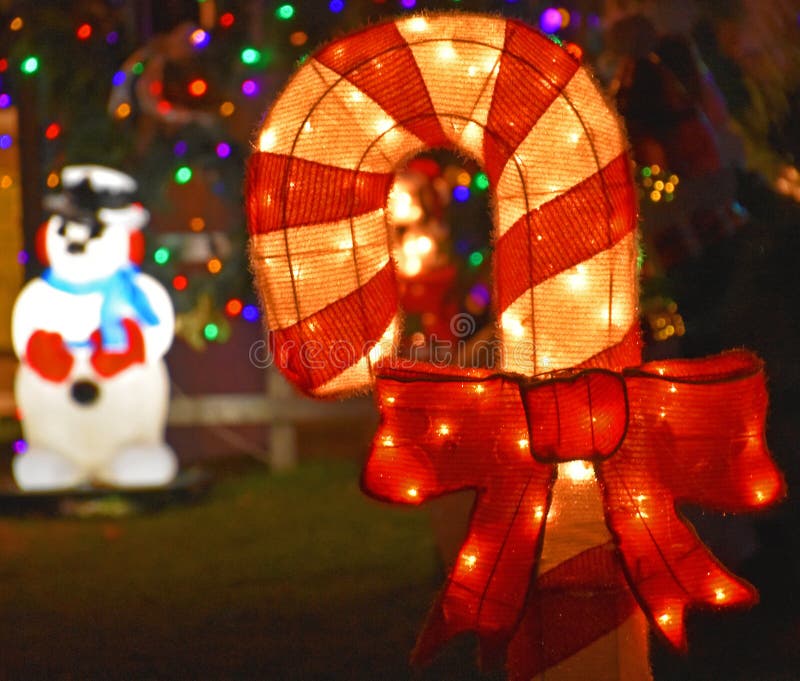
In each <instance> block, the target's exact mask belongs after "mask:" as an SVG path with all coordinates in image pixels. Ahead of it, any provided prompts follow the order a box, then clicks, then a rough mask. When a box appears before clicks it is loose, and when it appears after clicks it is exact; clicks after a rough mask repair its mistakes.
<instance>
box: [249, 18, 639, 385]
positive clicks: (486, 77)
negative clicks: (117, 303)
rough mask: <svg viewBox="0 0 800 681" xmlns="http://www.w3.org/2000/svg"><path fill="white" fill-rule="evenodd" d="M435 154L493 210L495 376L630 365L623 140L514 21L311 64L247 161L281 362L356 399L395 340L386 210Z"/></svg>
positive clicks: (451, 29) (393, 30) (398, 26)
mask: <svg viewBox="0 0 800 681" xmlns="http://www.w3.org/2000/svg"><path fill="white" fill-rule="evenodd" d="M431 148H450V149H455V150H457V151H459V152H461V153H464V154H467V155H469V156H472V157H474V158H475V159H476V160H477V161H478V162H479V163H480V164H481V165H482V166H483V167H484V169H485V171H486V173H487V175H488V177H489V179H490V182H491V186H492V190H493V199H494V216H493V217H494V225H495V235H494V247H495V256H494V273H495V274H494V277H495V282H494V283H495V300H496V307H497V315H498V320H499V334H500V336H501V341H502V346H503V358H502V363H503V366H502V368H503V370H505V371H507V372H511V373H519V374H524V375H528V376H533V375H537V374H541V373H545V372H550V371H554V370H558V369H563V368H567V367H575V366H600V367H607V368H611V369H614V370H617V369H621V368H622V367H623V366H630V365H635V364H638V363H639V360H640V355H639V339H638V334H637V333H636V295H637V290H636V272H635V258H636V243H635V226H636V204H635V194H634V187H633V183H632V179H631V175H630V169H629V161H628V157H627V152H626V142H625V136H624V133H623V131H622V129H621V126H620V122H619V120H618V118H617V117H616V115H615V114H614V113H612V110H611V109H610V108H609V106H608V105H607V103H606V101H605V99H604V97H603V95H602V94H601V92H600V90H599V89H598V87H597V86H596V84H595V83H594V82H593V80H592V78H591V76H590V75H589V74H588V72H587V71H586V70H585V69H584V68H582V67H581V66H580V64H579V63H578V62H577V61H576V60H575V59H574V58H573V57H572V56H571V55H570V54H568V53H567V52H566V51H565V50H563V49H562V48H561V47H559V46H558V45H556V44H554V43H552V42H551V41H550V40H548V39H547V38H546V37H545V36H543V35H541V34H539V33H538V32H536V31H534V30H533V29H531V28H530V27H528V26H526V25H524V24H522V23H520V22H518V21H514V20H506V19H502V18H498V17H487V16H478V15H471V14H433V15H426V16H413V17H408V18H402V19H398V20H396V21H394V22H390V23H385V24H382V25H378V26H374V27H370V28H367V29H365V30H363V31H361V32H359V33H355V34H352V35H350V36H348V37H345V38H342V39H341V40H337V41H335V42H333V43H331V44H329V45H327V46H326V47H324V48H322V49H321V50H319V51H318V52H316V53H315V54H314V55H312V56H311V57H310V58H309V59H308V60H307V61H306V62H305V63H304V64H303V66H302V67H301V68H300V69H299V70H298V71H297V73H296V74H295V76H294V77H293V78H292V80H291V81H290V82H289V84H288V85H287V87H286V89H285V91H284V92H283V93H282V94H281V95H280V96H279V97H278V99H277V101H276V102H275V103H274V105H273V107H272V109H271V110H270V111H269V113H268V115H267V117H266V119H265V121H264V123H263V125H262V127H261V130H260V132H259V137H258V149H257V151H255V153H254V154H253V155H252V157H251V159H250V162H249V166H248V187H247V207H248V216H249V223H248V224H249V230H250V234H251V241H250V256H251V263H252V267H253V270H254V272H255V276H256V282H257V287H258V290H259V292H260V295H261V299H262V302H263V306H264V309H265V312H266V316H267V321H268V326H269V329H270V335H271V337H272V340H273V342H274V346H275V351H276V357H277V361H278V365H279V366H280V367H281V369H282V370H283V371H284V373H285V374H286V375H287V376H288V377H289V378H290V380H292V382H294V383H295V385H297V386H298V387H299V388H300V389H302V390H303V391H305V392H307V393H309V394H312V395H318V396H328V395H336V394H347V393H349V392H353V391H357V390H363V389H366V388H369V387H370V386H371V385H372V383H373V366H374V365H375V363H376V362H377V361H379V360H380V359H381V358H384V357H386V356H388V355H390V354H391V352H392V347H393V345H394V341H395V339H396V337H397V335H398V333H399V331H400V319H399V311H398V300H397V293H396V285H395V269H394V263H393V261H392V258H391V242H390V232H389V225H388V222H387V214H386V203H387V195H388V192H389V188H390V186H391V184H392V181H393V176H394V172H395V170H396V169H398V168H399V167H401V166H402V165H403V164H404V163H405V162H406V161H407V160H408V159H409V158H411V157H412V156H414V155H415V154H418V153H420V152H421V151H424V150H427V149H431Z"/></svg>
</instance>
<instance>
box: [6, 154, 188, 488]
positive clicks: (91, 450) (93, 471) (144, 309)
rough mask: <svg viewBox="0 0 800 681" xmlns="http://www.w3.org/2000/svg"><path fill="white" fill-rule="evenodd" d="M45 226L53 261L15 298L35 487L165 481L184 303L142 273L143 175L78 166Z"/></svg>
mask: <svg viewBox="0 0 800 681" xmlns="http://www.w3.org/2000/svg"><path fill="white" fill-rule="evenodd" d="M62 185H63V189H64V191H63V193H62V194H59V195H57V196H54V197H49V202H48V204H46V205H47V207H48V208H49V209H50V210H51V211H52V216H51V217H50V219H49V220H48V222H47V223H46V224H45V225H44V226H43V227H42V232H41V233H40V235H39V242H38V243H39V251H40V257H45V258H46V262H47V265H48V269H47V270H46V271H45V273H44V274H43V275H42V277H41V278H39V279H34V280H32V281H31V282H29V283H28V284H27V285H26V286H25V288H24V289H23V290H22V292H21V293H20V295H19V297H18V298H17V301H16V303H15V306H14V314H13V324H12V326H13V338H14V349H15V351H16V353H17V356H18V357H19V358H20V366H19V369H18V371H17V376H16V383H15V396H16V400H17V405H18V407H19V409H20V411H21V418H22V429H23V434H24V436H25V440H26V441H27V445H28V447H27V451H26V452H25V453H23V454H21V455H18V456H17V457H16V458H15V460H14V463H13V472H14V477H15V479H16V481H17V484H18V485H19V486H20V488H22V489H24V490H31V491H32V490H50V489H65V488H70V487H74V486H78V485H82V484H85V483H101V484H109V485H114V486H121V487H141V486H155V485H163V484H166V483H168V482H170V481H171V480H172V479H173V477H174V476H175V474H176V471H177V460H176V457H175V453H174V452H173V451H172V449H171V448H170V447H169V446H168V445H167V444H165V443H164V428H165V421H166V414H167V408H168V403H169V377H168V374H167V370H166V366H165V364H164V361H163V357H164V354H165V353H166V351H167V350H168V349H169V346H170V345H171V343H172V338H173V331H174V321H175V320H174V311H173V308H172V302H171V301H170V298H169V295H168V294H167V292H166V290H165V289H164V288H163V287H162V286H161V284H159V283H158V282H157V281H156V280H155V279H153V278H152V277H150V276H148V275H146V274H143V273H141V272H139V271H138V268H137V267H136V265H135V262H136V261H137V260H139V259H140V258H139V256H140V255H141V252H142V251H143V248H142V243H141V234H140V232H139V230H140V229H141V228H142V227H143V226H144V224H145V223H146V222H147V220H148V217H149V215H148V213H147V211H146V210H145V209H144V208H143V207H142V206H141V205H140V204H138V203H135V202H133V200H132V196H133V192H134V191H135V190H136V183H135V182H134V180H133V179H132V178H130V177H129V176H128V175H125V174H124V173H120V172H118V171H116V170H112V169H110V168H104V167H101V166H70V167H66V168H64V170H63V172H62Z"/></svg>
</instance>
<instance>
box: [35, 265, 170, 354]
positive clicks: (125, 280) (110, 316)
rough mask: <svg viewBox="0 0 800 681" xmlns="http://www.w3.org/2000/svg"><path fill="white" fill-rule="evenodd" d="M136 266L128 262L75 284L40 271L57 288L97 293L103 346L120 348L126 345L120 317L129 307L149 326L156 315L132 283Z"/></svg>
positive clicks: (126, 336) (140, 320)
mask: <svg viewBox="0 0 800 681" xmlns="http://www.w3.org/2000/svg"><path fill="white" fill-rule="evenodd" d="M138 273H139V268H138V267H133V266H128V267H124V268H122V269H119V270H117V271H116V272H115V273H114V274H112V275H111V276H110V277H107V278H106V279H95V280H94V281H87V282H85V283H80V284H76V283H75V282H72V281H67V280H65V279H61V278H60V277H58V276H57V275H56V274H54V273H53V270H52V269H51V268H47V269H46V270H45V271H44V273H43V274H42V279H44V280H45V281H46V282H47V283H48V284H50V286H52V287H54V288H57V289H58V290H59V291H65V292H66V293H72V294H74V295H85V294H87V293H100V294H101V295H102V296H103V304H102V306H101V308H100V333H101V334H102V337H103V348H104V349H105V350H109V351H111V352H124V351H125V350H127V349H128V335H127V333H126V332H125V327H123V325H122V320H123V319H124V318H125V317H130V316H131V311H133V313H134V315H135V317H136V319H137V321H139V322H143V323H145V324H147V325H149V326H153V325H155V324H158V317H157V316H156V313H155V312H153V308H152V307H151V306H150V301H148V300H147V296H146V295H145V294H144V291H142V289H141V288H139V287H138V286H137V285H136V275H137V274H138Z"/></svg>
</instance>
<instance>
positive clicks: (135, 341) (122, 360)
mask: <svg viewBox="0 0 800 681" xmlns="http://www.w3.org/2000/svg"><path fill="white" fill-rule="evenodd" d="M122 325H123V327H125V332H126V333H127V335H128V347H127V349H125V350H123V351H122V352H110V351H109V350H106V349H104V348H103V344H102V333H101V332H100V329H97V330H96V331H95V332H94V333H93V334H92V335H91V338H90V340H91V342H92V345H93V346H94V348H95V349H94V352H93V353H92V366H93V367H94V370H95V371H96V372H97V373H98V374H100V375H101V376H103V377H105V378H110V377H111V376H114V375H115V374H118V373H119V372H120V371H124V370H125V369H127V368H128V367H129V366H131V365H132V364H141V363H143V362H144V356H145V355H144V336H142V331H141V329H140V328H139V325H138V324H137V323H136V322H135V321H133V320H132V319H123V320H122Z"/></svg>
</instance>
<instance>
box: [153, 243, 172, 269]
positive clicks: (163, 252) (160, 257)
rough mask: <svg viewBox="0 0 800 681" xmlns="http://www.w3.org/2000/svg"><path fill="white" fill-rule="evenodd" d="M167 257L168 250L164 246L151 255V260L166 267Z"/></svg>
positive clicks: (168, 254)
mask: <svg viewBox="0 0 800 681" xmlns="http://www.w3.org/2000/svg"><path fill="white" fill-rule="evenodd" d="M169 256H170V252H169V249H168V248H167V247H166V246H161V247H160V248H157V249H156V252H155V253H153V260H155V261H156V264H158V265H166V264H167V263H168V262H169Z"/></svg>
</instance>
